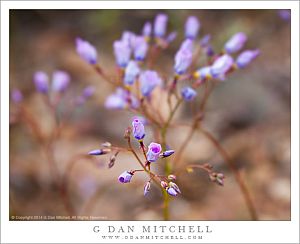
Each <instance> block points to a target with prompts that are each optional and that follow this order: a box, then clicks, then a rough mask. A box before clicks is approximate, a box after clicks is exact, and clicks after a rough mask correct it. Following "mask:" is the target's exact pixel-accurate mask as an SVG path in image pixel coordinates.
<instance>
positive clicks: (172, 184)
mask: <svg viewBox="0 0 300 244" xmlns="http://www.w3.org/2000/svg"><path fill="white" fill-rule="evenodd" d="M169 186H170V187H171V188H173V189H174V190H175V191H176V192H177V193H180V194H181V191H180V189H179V187H178V186H177V185H176V184H175V183H174V182H170V183H169Z"/></svg>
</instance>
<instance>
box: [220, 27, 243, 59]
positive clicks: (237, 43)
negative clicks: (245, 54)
mask: <svg viewBox="0 0 300 244" xmlns="http://www.w3.org/2000/svg"><path fill="white" fill-rule="evenodd" d="M246 41H247V36H246V34H245V33H243V32H239V33H236V34H235V35H233V36H232V37H231V38H230V39H229V40H228V41H227V42H226V43H225V46H224V48H225V50H226V52H227V53H229V54H231V53H235V52H237V51H239V50H240V49H241V48H242V47H243V46H244V44H245V42H246Z"/></svg>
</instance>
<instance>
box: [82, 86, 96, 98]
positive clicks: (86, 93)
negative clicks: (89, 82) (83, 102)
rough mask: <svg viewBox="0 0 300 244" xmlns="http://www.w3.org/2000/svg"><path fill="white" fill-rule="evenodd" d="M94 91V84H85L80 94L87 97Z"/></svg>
mask: <svg viewBox="0 0 300 244" xmlns="http://www.w3.org/2000/svg"><path fill="white" fill-rule="evenodd" d="M94 93H95V87H94V86H86V87H85V88H84V89H83V91H82V96H83V97H84V98H85V99H87V98H89V97H91V96H93V94H94Z"/></svg>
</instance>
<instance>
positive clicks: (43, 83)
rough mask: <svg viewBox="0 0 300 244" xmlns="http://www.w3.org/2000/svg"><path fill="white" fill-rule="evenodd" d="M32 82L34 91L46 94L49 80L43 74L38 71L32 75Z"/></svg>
mask: <svg viewBox="0 0 300 244" xmlns="http://www.w3.org/2000/svg"><path fill="white" fill-rule="evenodd" d="M33 82H34V84H35V87H36V90H37V91H38V92H40V93H47V92H48V90H49V78H48V75H47V74H46V73H45V72H42V71H38V72H36V73H35V74H34V77H33Z"/></svg>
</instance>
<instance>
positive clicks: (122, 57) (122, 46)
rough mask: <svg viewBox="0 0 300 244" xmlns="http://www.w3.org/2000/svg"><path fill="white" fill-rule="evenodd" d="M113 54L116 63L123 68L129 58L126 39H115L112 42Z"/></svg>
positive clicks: (128, 47)
mask: <svg viewBox="0 0 300 244" xmlns="http://www.w3.org/2000/svg"><path fill="white" fill-rule="evenodd" d="M114 54H115V58H116V62H117V65H118V66H120V67H122V68H125V67H126V66H127V64H128V62H129V60H130V54H131V50H130V46H129V44H128V43H127V42H126V41H123V40H121V41H115V42H114Z"/></svg>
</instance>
